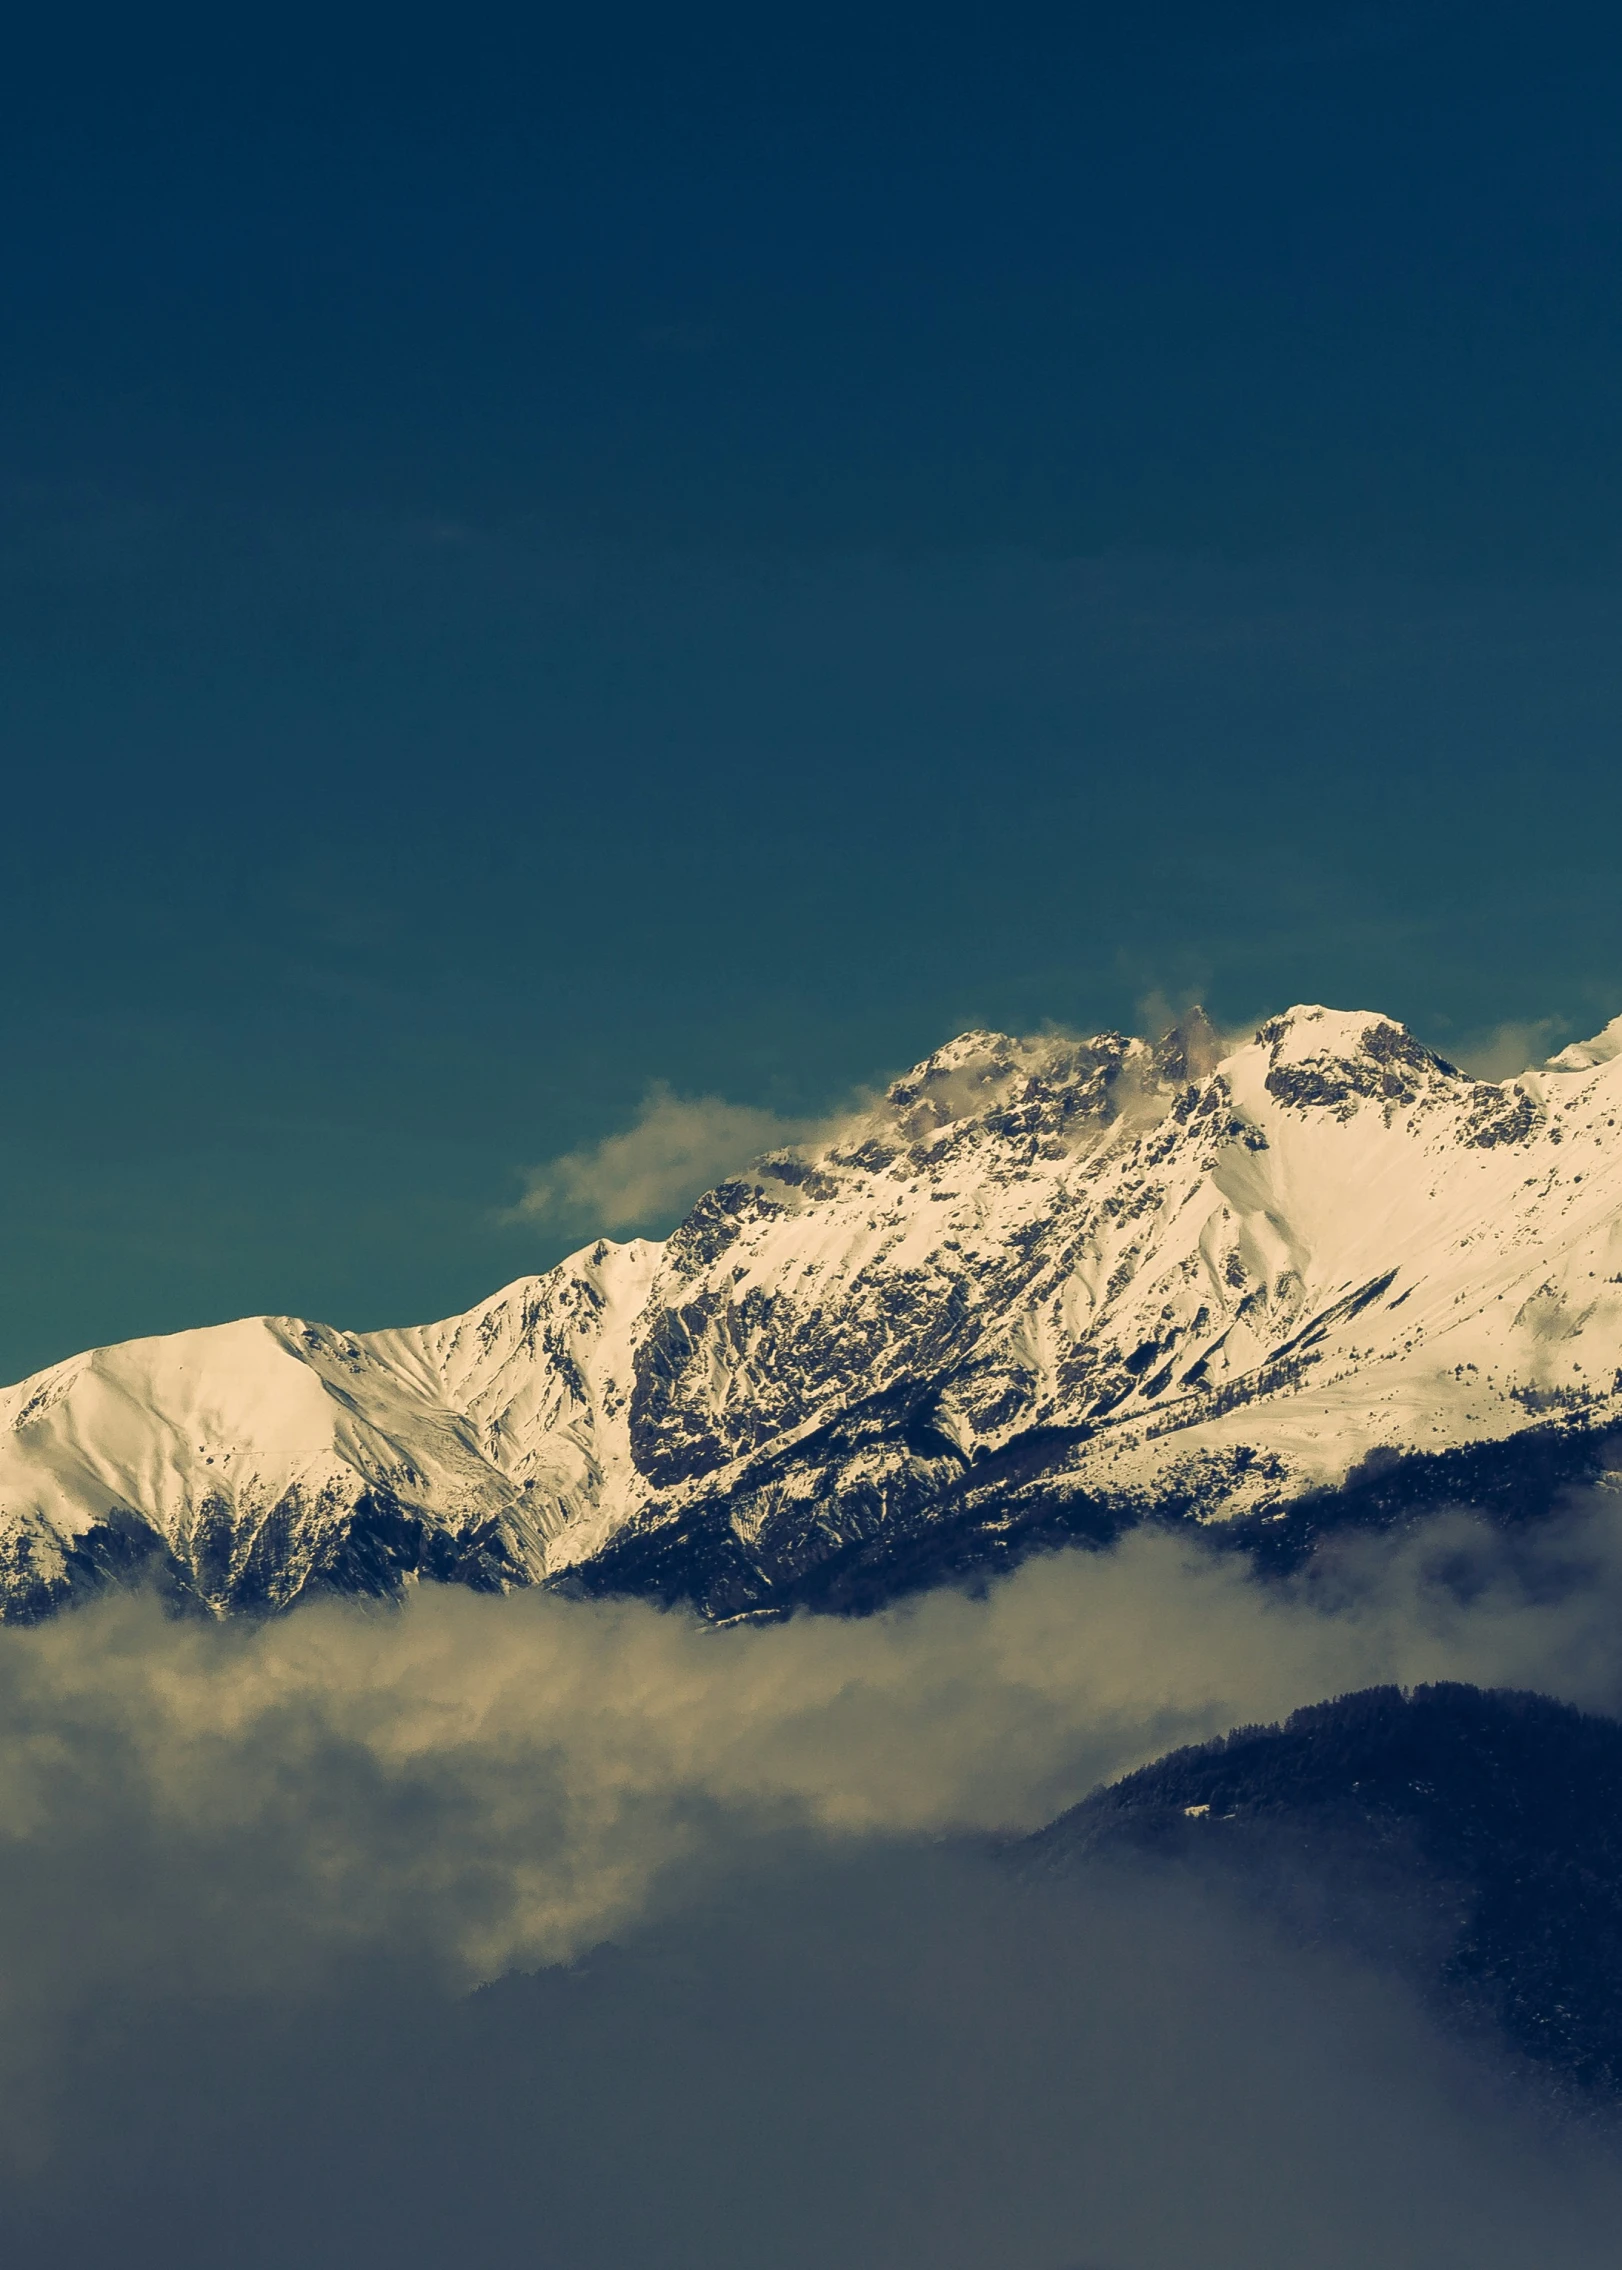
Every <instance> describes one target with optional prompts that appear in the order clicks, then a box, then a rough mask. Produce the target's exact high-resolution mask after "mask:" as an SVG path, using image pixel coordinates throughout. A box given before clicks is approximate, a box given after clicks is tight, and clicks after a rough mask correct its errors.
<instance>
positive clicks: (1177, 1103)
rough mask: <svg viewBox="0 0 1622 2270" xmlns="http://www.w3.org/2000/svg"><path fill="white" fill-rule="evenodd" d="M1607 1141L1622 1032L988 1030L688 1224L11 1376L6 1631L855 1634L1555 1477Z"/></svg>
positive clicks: (1596, 1471)
mask: <svg viewBox="0 0 1622 2270" xmlns="http://www.w3.org/2000/svg"><path fill="white" fill-rule="evenodd" d="M1619 1117H1622V1018H1619V1019H1618V1020H1617V1021H1616V1022H1615V1023H1614V1024H1613V1025H1611V1026H1609V1027H1607V1029H1606V1031H1605V1032H1604V1033H1602V1034H1601V1035H1600V1036H1599V1037H1598V1038H1597V1039H1595V1040H1593V1041H1590V1042H1586V1043H1583V1044H1580V1045H1578V1046H1576V1047H1573V1048H1569V1049H1567V1050H1565V1051H1564V1052H1563V1053H1562V1054H1561V1055H1559V1056H1557V1057H1555V1058H1554V1059H1552V1060H1551V1061H1550V1062H1549V1063H1547V1064H1545V1065H1542V1066H1540V1067H1538V1068H1537V1069H1536V1070H1529V1071H1526V1072H1523V1073H1522V1074H1520V1075H1519V1076H1518V1077H1516V1078H1514V1079H1510V1080H1505V1081H1501V1082H1490V1081H1482V1080H1477V1079H1473V1078H1471V1077H1469V1076H1468V1075H1467V1074H1465V1073H1463V1072H1461V1071H1459V1070H1457V1069H1456V1068H1455V1067H1454V1066H1453V1065H1451V1064H1449V1063H1447V1062H1446V1061H1445V1060H1444V1059H1443V1058H1441V1057H1439V1056H1437V1055H1436V1054H1435V1053H1433V1052H1432V1051H1431V1050H1430V1049H1428V1048H1426V1047H1424V1046H1422V1045H1421V1043H1420V1042H1419V1041H1417V1040H1416V1039H1414V1038H1413V1036H1412V1035H1410V1034H1409V1033H1408V1032H1406V1031H1405V1030H1404V1029H1403V1028H1402V1026H1400V1025H1398V1024H1396V1023H1394V1022H1393V1021H1391V1020H1390V1019H1389V1018H1385V1017H1381V1016H1378V1015H1375V1014H1372V1013H1367V1012H1361V1011H1359V1012H1345V1011H1336V1010H1329V1009H1322V1008H1315V1007H1303V1008H1297V1009H1293V1010H1291V1011H1290V1012H1289V1013H1288V1014H1287V1015H1284V1016H1280V1017H1276V1018H1273V1019H1271V1020H1269V1021H1268V1022H1267V1023H1266V1024H1264V1025H1263V1026H1262V1027H1261V1028H1260V1030H1259V1031H1257V1032H1255V1033H1254V1034H1251V1035H1247V1036H1245V1037H1243V1038H1241V1039H1239V1040H1238V1041H1236V1042H1233V1043H1224V1042H1223V1041H1221V1040H1219V1038H1218V1037H1217V1035H1216V1034H1215V1033H1213V1032H1212V1030H1211V1029H1210V1027H1209V1026H1208V1025H1207V1024H1206V1022H1205V1020H1204V1019H1203V1018H1202V1017H1200V1016H1199V1015H1198V1014H1197V1013H1196V1014H1195V1015H1194V1016H1192V1017H1190V1018H1189V1019H1187V1020H1185V1021H1184V1023H1183V1024H1182V1025H1180V1026H1179V1027H1178V1028H1176V1029H1175V1030H1174V1031H1172V1032H1171V1033H1169V1034H1167V1035H1166V1036H1165V1037H1164V1038H1163V1039H1161V1040H1160V1041H1158V1042H1156V1043H1150V1042H1146V1041H1143V1040H1136V1039H1130V1038H1126V1037H1124V1036H1122V1035H1120V1034H1116V1033H1105V1034H1100V1035H1098V1036H1096V1037H1094V1038H1093V1039H1091V1040H1075V1039H1070V1038H1061V1037H1056V1036H1053V1035H1044V1036H1041V1037H1038V1038H1033V1039H1024V1040H1021V1039H1013V1038H1010V1037H1008V1036H1007V1035H1004V1034H1000V1033H989V1032H970V1033H965V1034H963V1035H962V1036H961V1038H959V1039H957V1040H954V1041H953V1042H951V1043H950V1044H949V1045H948V1046H947V1047H945V1048H943V1049H940V1050H939V1051H938V1052H937V1053H936V1054H935V1055H933V1056H931V1057H930V1058H929V1059H928V1060H927V1061H926V1062H924V1063H922V1064H920V1065H919V1066H918V1067H917V1068H916V1069H915V1070H914V1071H912V1072H909V1073H908V1074H907V1075H906V1077H905V1078H904V1079H901V1080H898V1081H897V1082H896V1083H895V1084H894V1086H892V1087H891V1088H890V1089H889V1090H888V1092H887V1093H886V1094H885V1095H884V1096H883V1097H882V1098H880V1099H879V1101H878V1102H877V1103H876V1104H875V1105H874V1106H873V1107H872V1108H871V1109H868V1110H865V1111H863V1112H861V1113H859V1114H857V1115H854V1116H853V1117H851V1118H850V1119H849V1120H848V1121H847V1122H845V1123H844V1124H842V1125H841V1126H840V1127H839V1128H838V1129H837V1130H836V1131H835V1133H834V1134H833V1136H832V1137H831V1139H829V1140H827V1141H825V1142H823V1143H821V1144H818V1145H815V1146H809V1147H806V1148H804V1149H799V1150H792V1151H789V1150H785V1151H780V1152H774V1153H772V1154H769V1155H768V1156H766V1157H764V1158H762V1159H760V1160H758V1161H757V1162H755V1164H754V1165H753V1166H752V1167H751V1168H750V1169H749V1171H748V1172H746V1173H743V1174H740V1175H738V1176H736V1177H735V1178H734V1179H732V1180H729V1181H727V1182H724V1183H722V1184H720V1185H719V1186H718V1187H717V1188H716V1189H714V1190H712V1191H710V1192H709V1193H708V1194H707V1196H705V1197H704V1198H702V1199H701V1200H700V1201H699V1203H698V1204H697V1205H696V1206H695V1207H694V1208H693V1210H692V1212H691V1213H690V1214H689V1215H688V1216H687V1219H686V1220H685V1221H684V1222H682V1224H681V1225H680V1227H679V1228H678V1229H677V1230H676V1231H675V1232H674V1233H673V1234H672V1235H671V1236H670V1237H669V1238H668V1239H666V1240H665V1241H663V1242H662V1243H659V1242H654V1241H650V1240H645V1239H637V1240H634V1241H632V1242H630V1243H627V1244H612V1243H609V1242H607V1241H599V1242H598V1243H596V1244H594V1245H592V1246H590V1247H589V1248H587V1249H585V1250H583V1251H582V1252H580V1253H578V1254H576V1255H574V1256H573V1257H572V1258H571V1259H569V1260H567V1261H564V1262H562V1263H560V1264H559V1265H558V1267H556V1268H555V1269H552V1270H550V1271H548V1272H546V1273H545V1274H544V1275H541V1276H536V1277H528V1278H524V1279H521V1280H520V1281H519V1282H518V1283H516V1284H513V1285H509V1286H507V1287H506V1288H505V1289H504V1290H503V1291H501V1292H498V1293H497V1294H495V1295H494V1296H493V1297H492V1298H491V1299H490V1300H488V1301H486V1302H484V1303H483V1304H482V1305H481V1306H480V1307H477V1308H475V1309H472V1310H471V1311H469V1312H468V1313H467V1314H466V1315H463V1316H456V1317H452V1318H449V1319H448V1320H446V1321H445V1322H443V1323H439V1324H430V1325H423V1326H418V1327H413V1328H410V1329H405V1330H398V1331H387V1332H373V1333H359V1334H357V1333H349V1332H344V1331H341V1330H339V1329H336V1328H335V1327H332V1326H330V1325H326V1324H316V1323H308V1322H305V1321H303V1320H301V1319H298V1318H294V1317H257V1318H252V1319H248V1320H245V1321H243V1322H239V1323H234V1324H227V1325H220V1326H216V1327H212V1328H209V1329H207V1330H199V1331H194V1332H184V1333H178V1334H174V1335H171V1336H168V1337H165V1338H161V1339H149V1340H136V1341H130V1342H127V1343H125V1344H123V1345H121V1346H118V1347H112V1348H101V1349H97V1350H94V1351H93V1352H91V1353H89V1354H86V1355H82V1356H77V1357H74V1358H72V1359H70V1360H69V1361H68V1362H66V1363H62V1364H58V1365H56V1366H54V1367H53V1368H52V1369H50V1370H49V1371H45V1372H41V1373H39V1374H38V1375H37V1376H36V1377H34V1378H32V1379H28V1380H25V1381H23V1382H22V1383H21V1384H20V1385H19V1386H17V1387H14V1388H10V1389H8V1390H6V1391H4V1392H3V1393H0V1605H3V1611H4V1614H5V1615H6V1616H7V1617H9V1618H12V1619H26V1618H29V1617H34V1616H39V1615H41V1614H44V1613H47V1612H49V1611H50V1610H51V1609H52V1608H54V1607H55V1606H57V1605H58V1604H60V1603H61V1602H63V1601H65V1600H67V1599H70V1598H72V1597H74V1596H76V1595H78V1594H80V1593H82V1592H84V1591H86V1590H92V1589H95V1588H98V1587H100V1586H103V1585H105V1584H107V1583H109V1582H123V1581H145V1582H151V1581H156V1582H158V1583H159V1584H160V1585H161V1586H162V1587H163V1588H164V1589H165V1590H166V1591H167V1592H168V1593H169V1595H170V1596H171V1597H172V1598H174V1599H176V1600H178V1601H182V1602H185V1603H188V1604H191V1605H194V1606H197V1607H200V1608H204V1609H206V1610H208V1611H210V1612H212V1613H216V1614H225V1613H229V1612H233V1611H241V1610H252V1611H264V1610H268V1609H275V1608H280V1607H285V1606H287V1605H289V1604H291V1603H293V1602H294V1601H297V1600H299V1599H301V1598H304V1597H307V1596H309V1595H311V1594H312V1593H315V1592H319V1591H324V1590H325V1591H330V1590H339V1591H347V1592H362V1593H371V1594H380V1595H386V1594H388V1593H391V1592H393V1591H395V1590H397V1589H398V1588H399V1587H400V1586H401V1585H402V1584H404V1583H407V1582H410V1581H414V1580H417V1579H422V1578H429V1579H437V1580H440V1581H444V1582H453V1583H462V1584H469V1585H473V1586H477V1587H480V1588H484V1589H497V1590H499V1589H506V1588H510V1587H513V1586H519V1585H528V1584H534V1583H538V1582H552V1583H562V1584H565V1585H567V1586H569V1587H571V1588H573V1589H576V1590H580V1591H586V1592H626V1593H636V1594H641V1595H644V1596H648V1597H652V1598H656V1599H660V1600H666V1601H685V1602H689V1603H691V1604H692V1605H694V1606H696V1607H697V1608H699V1609H701V1610H702V1611H703V1612H704V1613H706V1614H709V1615H712V1616H729V1615H735V1614H741V1613H752V1614H759V1613H771V1612H781V1611H782V1610H784V1609H786V1608H789V1607H793V1606H796V1605H810V1606H820V1607H825V1608H847V1609H849V1608H863V1607H870V1606H873V1605H877V1604H879V1603H880V1602H882V1601H883V1600H885V1599H888V1598H892V1597H894V1596H895V1594H896V1593H897V1592H898V1591H901V1590H904V1589H906V1588H908V1587H909V1586H915V1585H917V1584H921V1583H929V1582H935V1581H940V1580H942V1579H943V1578H950V1577H953V1576H955V1575H959V1574H962V1573H964V1572H966V1571H983V1570H985V1569H987V1568H991V1567H995V1566H997V1565H999V1563H1000V1562H1001V1561H1004V1560H1006V1559H1008V1558H1009V1557H1011V1556H1013V1555H1014V1554H1016V1553H1017V1552H1019V1551H1021V1550H1024V1549H1028V1548H1029V1547H1030V1546H1031V1545H1033V1544H1041V1543H1046V1542H1054V1541H1059V1540H1061V1539H1064V1538H1075V1537H1079V1538H1091V1539H1094V1540H1098V1539H1103V1538H1106V1537H1108V1536H1110V1535H1113V1534H1114V1533H1116V1532H1117V1531H1118V1530H1119V1529H1120V1528H1121V1527H1122V1526H1123V1525H1125V1524H1127V1523H1130V1522H1133V1521H1138V1520H1142V1519H1145V1518H1176V1519H1179V1520H1189V1521H1196V1522H1199V1523H1202V1524H1226V1525H1228V1533H1230V1534H1233V1535H1243V1536H1244V1537H1246V1538H1247V1539H1249V1540H1251V1541H1254V1542H1258V1543H1259V1544H1260V1545H1261V1546H1262V1547H1263V1548H1264V1549H1265V1548H1266V1547H1267V1545H1268V1541H1269V1540H1273V1541H1274V1542H1276V1541H1277V1540H1279V1539H1282V1538H1299V1537H1300V1536H1302V1535H1303V1534H1307V1533H1311V1532H1313V1531H1314V1528H1315V1525H1316V1526H1317V1527H1321V1526H1322V1524H1323V1522H1324V1521H1325V1520H1326V1519H1328V1518H1329V1516H1330V1510H1331V1509H1333V1508H1334V1507H1337V1506H1338V1507H1340V1508H1341V1509H1342V1511H1343V1512H1344V1511H1345V1509H1346V1508H1348V1507H1350V1508H1351V1509H1352V1510H1353V1512H1354V1513H1356V1512H1357V1510H1358V1509H1359V1508H1361V1509H1362V1510H1363V1511H1364V1512H1367V1513H1369V1515H1370V1517H1374V1516H1375V1515H1377V1514H1378V1513H1379V1511H1380V1509H1381V1508H1382V1507H1386V1508H1389V1506H1390V1505H1391V1504H1392V1503H1393V1502H1395V1499H1394V1495H1393V1493H1395V1495H1396V1497H1401V1498H1403V1499H1404V1502H1411V1501H1413V1500H1414V1498H1415V1496H1416V1494H1417V1496H1418V1497H1420V1498H1423V1497H1424V1496H1425V1495H1426V1493H1427V1492H1428V1493H1429V1495H1430V1496H1431V1497H1432V1498H1435V1497H1436V1496H1438V1495H1449V1496H1454V1497H1457V1496H1460V1495H1463V1496H1466V1497H1468V1496H1470V1495H1471V1494H1472V1493H1474V1494H1476V1495H1478V1496H1479V1495H1481V1494H1482V1493H1485V1494H1486V1495H1487V1496H1489V1497H1490V1496H1492V1494H1493V1493H1494V1492H1495V1491H1496V1492H1499V1493H1502V1491H1503V1490H1505V1489H1510V1490H1511V1491H1513V1490H1514V1489H1515V1488H1520V1487H1522V1486H1523V1485H1524V1487H1526V1488H1531V1489H1534V1490H1538V1489H1541V1490H1542V1491H1543V1492H1544V1493H1545V1495H1547V1494H1548V1493H1549V1492H1551V1491H1553V1490H1555V1489H1557V1488H1558V1487H1559V1486H1561V1485H1562V1483H1563V1482H1565V1481H1567V1480H1569V1479H1571V1478H1573V1477H1575V1476H1577V1475H1579V1474H1586V1475H1589V1476H1592V1477H1600V1478H1603V1476H1604V1474H1605V1472H1606V1471H1607V1468H1608V1464H1609V1461H1610V1457H1611V1451H1610V1445H1611V1442H1612V1437H1613V1433H1615V1434H1616V1435H1617V1436H1618V1438H1619V1439H1622V1130H1619V1126H1618V1121H1619ZM1617 1463H1618V1464H1619V1465H1622V1453H1619V1454H1618V1458H1617ZM1528 1477H1530V1479H1528ZM1404 1493H1406V1495H1405V1496H1404Z"/></svg>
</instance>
